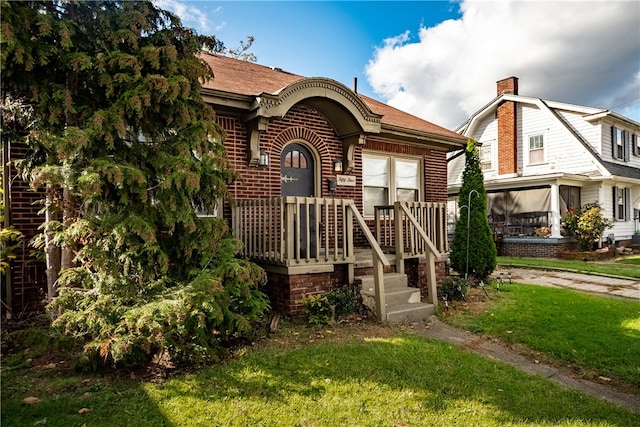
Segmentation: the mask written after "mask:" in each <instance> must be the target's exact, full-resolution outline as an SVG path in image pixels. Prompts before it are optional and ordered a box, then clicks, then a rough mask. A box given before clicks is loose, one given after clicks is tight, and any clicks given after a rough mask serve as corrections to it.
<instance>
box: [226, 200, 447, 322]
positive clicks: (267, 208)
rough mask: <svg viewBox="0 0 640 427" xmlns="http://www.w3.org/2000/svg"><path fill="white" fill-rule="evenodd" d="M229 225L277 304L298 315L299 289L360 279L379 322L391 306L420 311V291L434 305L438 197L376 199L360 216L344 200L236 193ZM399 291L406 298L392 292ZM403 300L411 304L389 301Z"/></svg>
mask: <svg viewBox="0 0 640 427" xmlns="http://www.w3.org/2000/svg"><path fill="white" fill-rule="evenodd" d="M232 228H233V232H234V235H235V236H236V238H238V239H239V240H240V241H241V242H242V243H243V245H244V247H243V249H242V251H241V255H242V256H244V257H246V258H249V259H251V260H253V261H254V262H256V263H258V264H259V265H261V266H262V267H263V268H264V269H265V270H266V271H267V273H268V280H269V283H268V287H267V288H268V293H270V296H271V297H272V300H273V299H275V305H276V307H275V308H276V309H278V310H283V311H289V312H291V313H292V314H299V313H301V304H300V300H301V299H302V296H303V295H306V294H314V293H316V294H317V293H321V292H324V291H327V290H330V289H332V288H335V287H338V286H341V285H344V284H345V283H348V284H354V283H360V284H362V287H363V299H364V300H365V303H367V302H368V303H369V305H370V306H371V308H372V309H373V310H374V311H375V313H376V315H377V317H378V319H381V320H383V321H393V318H394V314H393V313H394V310H400V309H403V310H404V309H407V310H408V309H409V308H411V309H412V310H413V309H418V308H419V309H420V310H422V311H423V313H424V307H421V306H419V304H425V303H422V299H423V297H424V299H426V300H427V302H428V304H429V305H430V310H429V311H430V312H432V311H433V310H434V309H435V307H436V305H437V293H436V281H437V279H436V277H437V276H438V274H437V271H438V270H439V271H440V276H443V274H444V261H445V257H446V252H447V235H446V203H432V202H397V203H395V204H394V205H390V206H377V207H376V208H375V215H374V217H373V218H371V219H366V220H365V218H363V217H362V215H361V214H360V212H359V210H358V209H357V207H356V205H355V202H354V201H353V200H352V199H333V198H318V197H296V196H286V197H275V198H271V199H261V200H242V201H238V202H237V203H236V205H235V206H233V207H232ZM372 230H373V231H372ZM393 275H395V276H393ZM398 275H399V276H401V278H400V281H399V282H398ZM385 282H387V283H386V284H385ZM398 283H399V284H398ZM401 288H402V289H401ZM404 288H414V289H413V290H411V289H408V290H407V289H404ZM416 291H417V292H418V294H417V297H416V294H415V292H416ZM402 292H405V293H406V294H407V295H408V297H407V301H404V302H402V300H401V299H398V298H397V295H398V293H402ZM367 295H369V296H370V297H371V298H370V300H367ZM409 304H415V305H414V306H413V307H403V308H399V307H397V306H400V305H409Z"/></svg>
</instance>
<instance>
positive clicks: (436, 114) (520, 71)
mask: <svg viewBox="0 0 640 427" xmlns="http://www.w3.org/2000/svg"><path fill="white" fill-rule="evenodd" d="M156 3H158V4H159V5H160V7H163V8H166V9H169V10H172V11H174V12H175V13H176V14H177V15H178V16H180V17H181V18H182V21H183V24H184V25H186V26H189V27H192V28H194V29H195V30H196V31H197V32H199V33H201V34H213V35H216V36H217V37H218V38H219V39H220V40H222V41H223V42H224V43H225V45H226V46H228V47H236V46H239V44H240V40H245V39H246V37H247V36H253V37H255V41H254V44H253V46H252V48H251V52H253V53H254V54H255V55H256V56H257V58H258V61H257V62H258V63H260V64H263V65H268V66H274V67H279V68H282V69H284V70H286V71H290V72H292V73H296V74H300V75H303V76H308V77H314V76H318V77H329V78H332V79H335V80H337V81H339V82H341V83H343V84H345V85H347V86H349V87H352V86H353V79H354V77H357V78H358V91H359V92H360V93H363V94H365V95H368V96H371V97H374V98H377V99H380V100H381V101H383V102H387V103H389V104H391V105H393V106H395V107H397V108H400V109H402V110H405V111H408V112H410V113H412V114H415V115H417V116H420V117H422V118H424V119H426V120H429V121H432V122H434V123H437V124H440V125H442V126H445V127H448V128H450V129H454V128H455V127H456V126H457V125H459V124H461V123H462V122H463V121H464V120H466V118H468V117H469V115H470V114H472V113H474V112H475V111H476V110H478V109H479V108H481V107H482V106H483V105H485V104H486V103H488V102H489V101H490V100H491V99H493V97H494V96H495V90H496V89H495V83H496V81H497V80H500V79H502V78H505V77H509V76H512V75H515V76H517V77H519V79H520V94H521V95H525V96H532V97H541V98H545V99H550V100H554V101H561V102H569V103H576V104H580V105H587V106H591V107H599V108H605V109H611V110H614V111H616V112H618V113H620V114H623V115H626V116H628V117H630V118H631V119H633V120H636V121H639V122H640V2H638V1H619V0H612V1H581V2H577V1H555V2H540V1H535V2H534V1H521V0H520V1H519V0H512V1H486V0H463V1H456V2H450V1H408V2H400V1H399V2H389V1H333V2H328V1H281V2H268V1H257V2H256V1H254V2H248V1H235V2H229V1H209V0H206V1H205V0H201V1H181V0H157V1H156Z"/></svg>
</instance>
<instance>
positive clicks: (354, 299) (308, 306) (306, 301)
mask: <svg viewBox="0 0 640 427" xmlns="http://www.w3.org/2000/svg"><path fill="white" fill-rule="evenodd" d="M302 305H303V310H304V313H305V314H306V315H307V316H309V323H310V324H312V325H316V326H324V325H327V324H329V323H330V322H331V321H332V320H336V319H337V318H339V317H341V316H346V315H348V314H353V313H357V312H358V311H360V309H361V308H362V301H361V299H360V286H356V287H353V288H352V287H351V286H349V285H344V286H342V287H341V288H338V289H334V290H332V291H328V292H324V293H322V294H317V295H309V296H304V298H303V299H302ZM332 307H333V309H332ZM334 310H335V311H334Z"/></svg>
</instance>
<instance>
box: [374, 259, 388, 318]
mask: <svg viewBox="0 0 640 427" xmlns="http://www.w3.org/2000/svg"><path fill="white" fill-rule="evenodd" d="M373 283H374V287H375V300H376V316H377V317H378V319H379V320H380V321H381V322H383V323H385V322H386V321H387V306H386V302H385V297H384V268H383V265H382V262H381V260H380V258H379V257H378V254H377V253H376V251H373Z"/></svg>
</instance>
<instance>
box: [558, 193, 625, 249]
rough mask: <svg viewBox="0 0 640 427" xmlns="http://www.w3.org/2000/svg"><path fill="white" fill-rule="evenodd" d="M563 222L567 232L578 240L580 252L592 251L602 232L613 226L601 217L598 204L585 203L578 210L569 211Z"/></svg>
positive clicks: (609, 221) (600, 209)
mask: <svg viewBox="0 0 640 427" xmlns="http://www.w3.org/2000/svg"><path fill="white" fill-rule="evenodd" d="M563 220H564V222H565V223H566V224H567V228H568V229H569V231H570V232H572V233H573V234H574V235H575V236H576V239H578V246H579V248H580V250H581V251H591V250H593V247H594V246H595V244H596V243H597V242H598V241H599V240H600V239H601V238H602V234H603V233H604V231H605V230H606V229H607V228H611V226H612V225H613V222H612V221H611V220H610V219H607V218H605V217H604V216H603V214H602V208H601V207H600V204H599V203H598V202H593V203H587V204H586V205H584V206H582V207H581V208H580V209H575V208H571V209H569V211H568V212H567V213H566V215H565V216H564V218H563Z"/></svg>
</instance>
